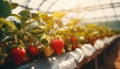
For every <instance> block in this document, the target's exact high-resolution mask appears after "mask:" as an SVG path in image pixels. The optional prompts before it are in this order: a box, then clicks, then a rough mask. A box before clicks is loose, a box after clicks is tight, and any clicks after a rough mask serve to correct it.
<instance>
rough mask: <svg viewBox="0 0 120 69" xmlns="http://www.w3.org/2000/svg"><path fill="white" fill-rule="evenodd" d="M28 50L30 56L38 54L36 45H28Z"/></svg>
mask: <svg viewBox="0 0 120 69" xmlns="http://www.w3.org/2000/svg"><path fill="white" fill-rule="evenodd" d="M28 52H29V54H30V56H31V57H34V56H37V55H38V54H39V49H38V48H37V46H29V47H28Z"/></svg>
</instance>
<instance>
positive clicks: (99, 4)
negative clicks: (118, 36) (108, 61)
mask: <svg viewBox="0 0 120 69" xmlns="http://www.w3.org/2000/svg"><path fill="white" fill-rule="evenodd" d="M9 1H10V2H15V3H18V4H19V7H17V8H16V10H13V13H17V12H19V11H20V10H23V9H25V8H27V9H30V10H31V11H32V12H34V11H35V10H36V11H40V12H45V13H53V12H55V11H68V12H69V13H68V14H67V15H66V16H65V18H66V20H69V19H71V18H81V21H83V22H85V21H88V22H89V21H95V22H96V21H101V22H103V21H114V20H117V21H120V0H9ZM73 16H74V17H73ZM65 18H64V20H65ZM64 20H63V21H64Z"/></svg>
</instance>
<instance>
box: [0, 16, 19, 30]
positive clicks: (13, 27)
mask: <svg viewBox="0 0 120 69" xmlns="http://www.w3.org/2000/svg"><path fill="white" fill-rule="evenodd" d="M0 23H2V24H6V25H8V26H9V27H11V28H12V29H13V30H16V29H17V28H16V26H15V24H13V23H12V22H10V21H7V20H6V19H4V18H0Z"/></svg>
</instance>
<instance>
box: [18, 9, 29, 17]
mask: <svg viewBox="0 0 120 69" xmlns="http://www.w3.org/2000/svg"><path fill="white" fill-rule="evenodd" d="M19 15H20V16H21V17H23V18H29V17H30V11H29V10H23V11H21V12H19Z"/></svg>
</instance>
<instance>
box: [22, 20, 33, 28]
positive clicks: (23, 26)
mask: <svg viewBox="0 0 120 69" xmlns="http://www.w3.org/2000/svg"><path fill="white" fill-rule="evenodd" d="M31 24H32V22H28V23H22V25H21V28H22V29H24V28H25V27H26V26H29V25H31Z"/></svg>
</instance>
